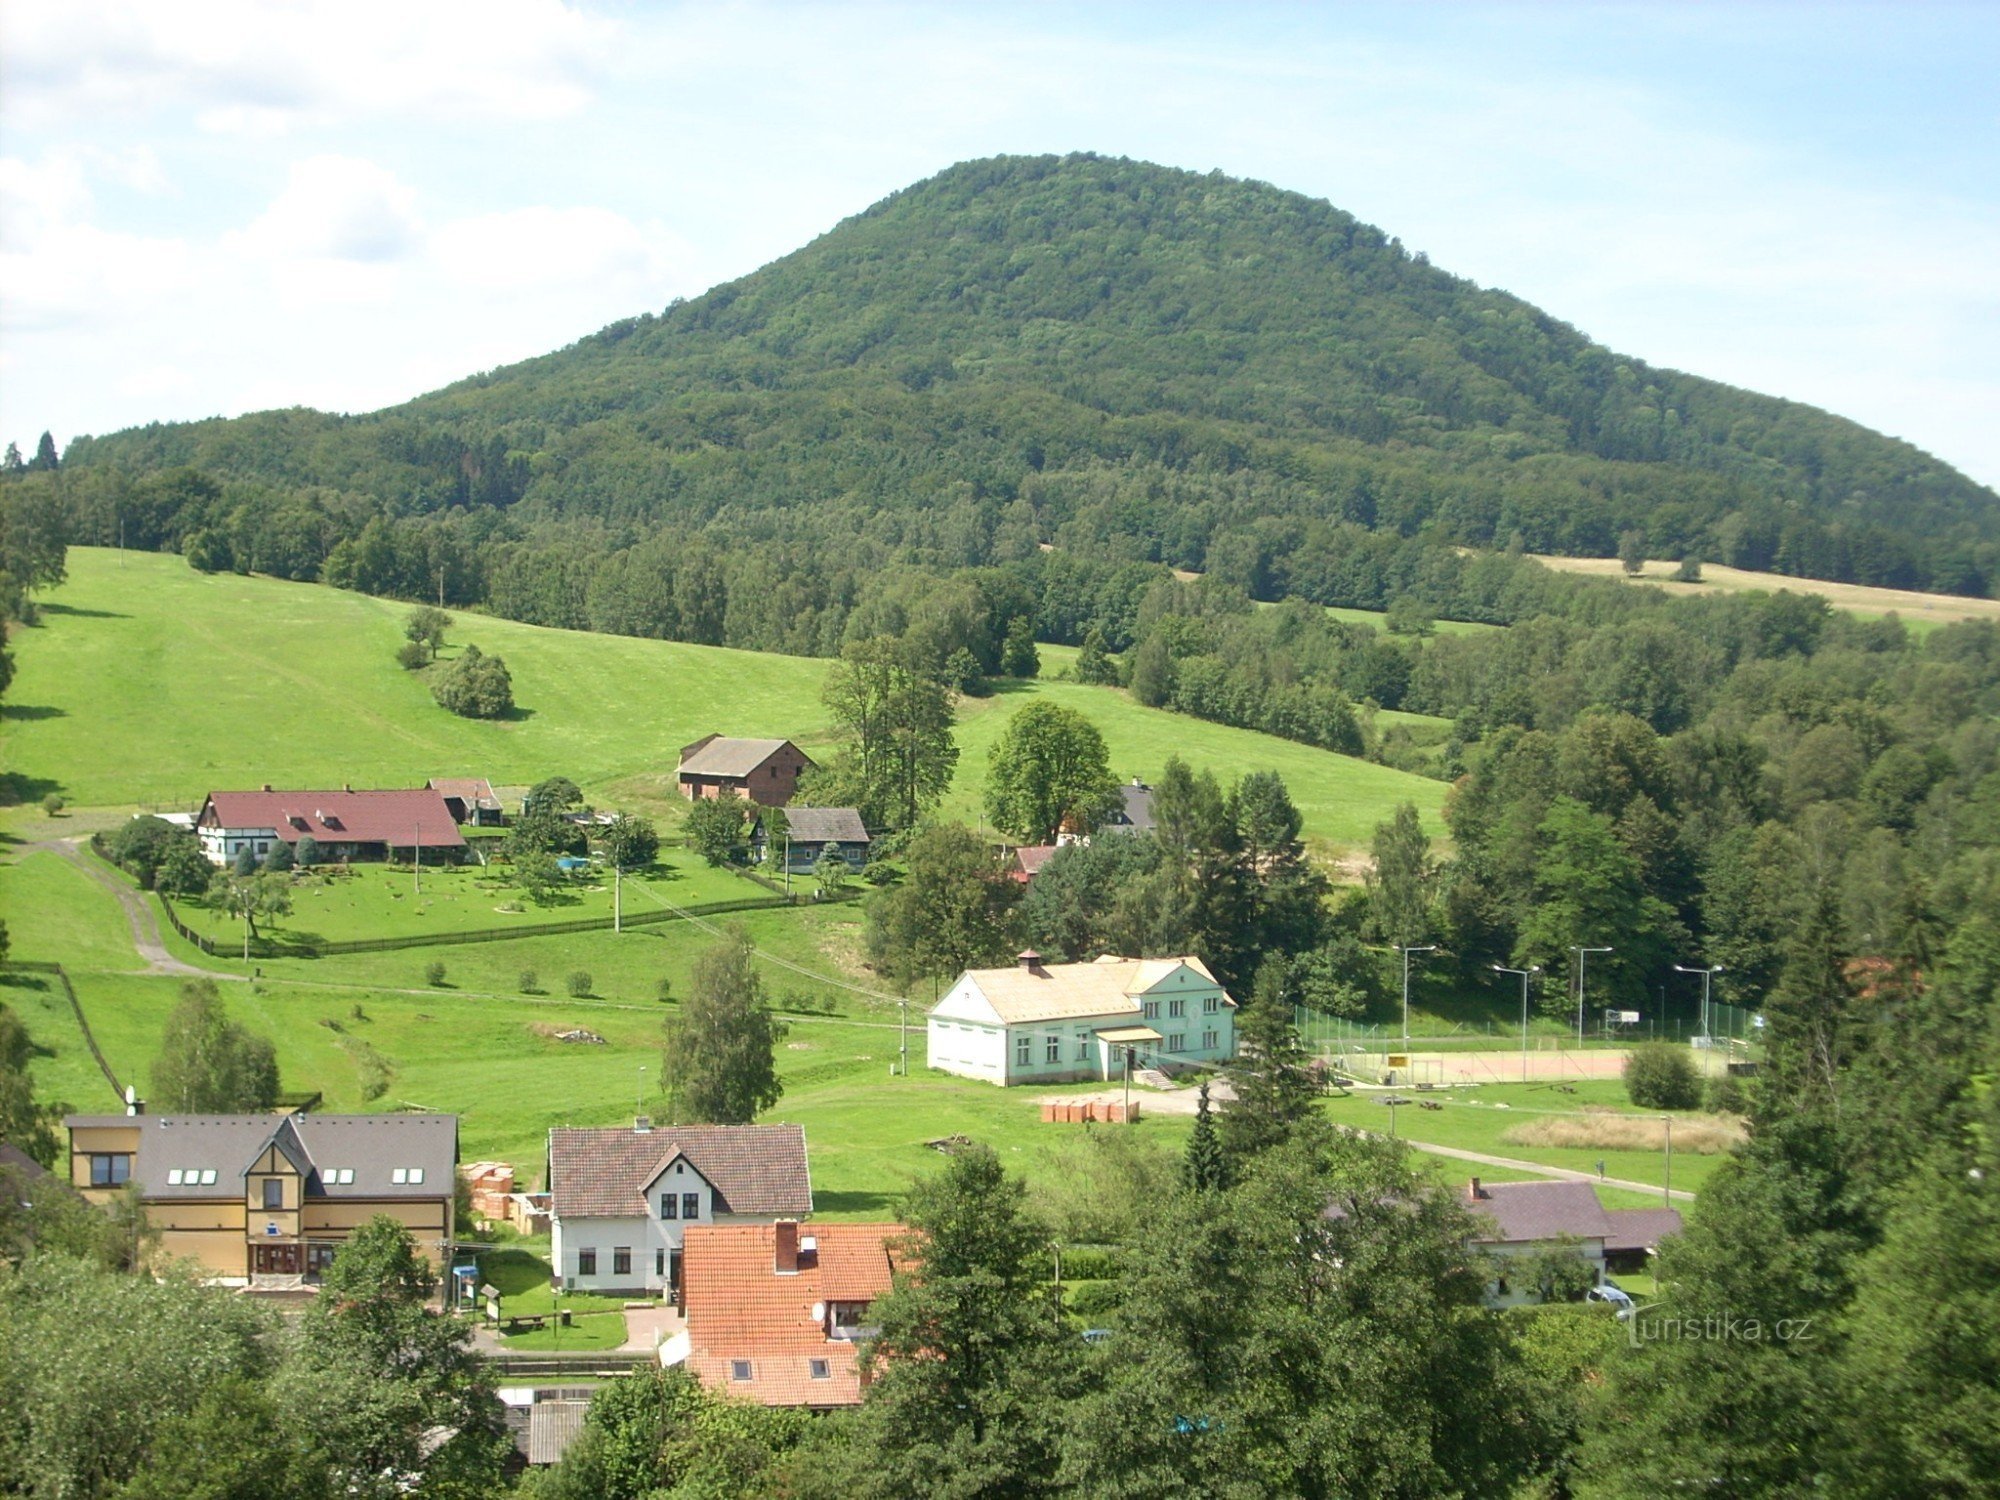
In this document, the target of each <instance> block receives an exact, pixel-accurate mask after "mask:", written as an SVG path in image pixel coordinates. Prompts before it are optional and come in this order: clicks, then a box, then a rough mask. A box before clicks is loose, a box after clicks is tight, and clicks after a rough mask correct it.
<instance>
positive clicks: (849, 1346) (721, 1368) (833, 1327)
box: [660, 1219, 909, 1408]
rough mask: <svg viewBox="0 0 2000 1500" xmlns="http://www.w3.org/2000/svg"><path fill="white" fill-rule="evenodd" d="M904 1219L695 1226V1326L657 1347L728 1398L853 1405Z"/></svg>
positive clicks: (686, 1291) (691, 1320) (688, 1298)
mask: <svg viewBox="0 0 2000 1500" xmlns="http://www.w3.org/2000/svg"><path fill="white" fill-rule="evenodd" d="M908 1233H909V1231H908V1230H906V1229H905V1228H904V1227H903V1226H902V1225H900V1224H817V1225H801V1224H799V1223H798V1222H797V1221H796V1220H791V1219H780V1220H779V1221H778V1222H777V1223H775V1224H754V1225H741V1226H738V1225H727V1226H715V1227H712V1228H711V1227H701V1228H694V1229H690V1230H688V1231H687V1242H686V1248H685V1250H684V1252H683V1254H684V1255H685V1257H686V1258H685V1262H684V1275H685V1278H686V1280H685V1283H684V1286H683V1293H682V1298H681V1305H682V1307H683V1308H684V1309H685V1311H686V1315H687V1327H686V1329H685V1330H684V1331H683V1332H681V1333H679V1334H677V1335H676V1336H675V1337H674V1338H673V1339H672V1340H671V1341H669V1342H668V1343H667V1344H666V1345H665V1346H664V1347H663V1348H662V1349H661V1351H660V1359H661V1361H662V1362H663V1363H666V1364H675V1363H683V1362H684V1363H685V1364H686V1366H687V1368H688V1370H689V1372H690V1373H692V1374H693V1375H694V1376H695V1377H696V1378H698V1379H699V1380H700V1381H701V1382H702V1384H704V1385H706V1386H708V1387H709V1388H710V1389H711V1390H713V1391H715V1392H716V1393H718V1394H719V1395H725V1396H736V1397H741V1398H743V1399H745V1400H750V1401H756V1402H758V1403H760V1404H762V1405H764V1406H805V1407H817V1408H825V1407H834V1406H856V1405H859V1404H860V1401H861V1384H862V1382H861V1365H860V1360H859V1357H858V1356H859V1350H858V1341H859V1340H861V1339H864V1338H872V1337H873V1336H874V1334H875V1329H874V1328H873V1327H872V1326H871V1323H872V1320H871V1318H870V1317H869V1312H870V1309H871V1307H872V1306H873V1304H874V1302H875V1300H876V1299H877V1298H878V1297H880V1296H882V1295H883V1294H884V1293H886V1292H887V1291H888V1290H889V1283H890V1278H891V1277H892V1276H893V1275H894V1273H895V1272H896V1271H897V1270H898V1269H901V1267H902V1262H901V1260H900V1259H899V1256H898V1253H897V1248H896V1247H897V1245H898V1244H899V1242H900V1241H901V1240H902V1239H903V1237H904V1236H905V1235H906V1234H908Z"/></svg>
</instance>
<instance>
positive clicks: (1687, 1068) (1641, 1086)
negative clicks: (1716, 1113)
mask: <svg viewBox="0 0 2000 1500" xmlns="http://www.w3.org/2000/svg"><path fill="white" fill-rule="evenodd" d="M1625 1093H1626V1095H1627V1096H1628V1097H1629V1098H1630V1099H1631V1101H1632V1102H1633V1103H1634V1104H1636V1105H1638V1106H1639V1107H1640V1108H1641V1109H1699V1108H1700V1107H1701V1074H1700V1073H1699V1072H1697V1071H1696V1069H1695V1065H1694V1058H1693V1057H1692V1056H1691V1055H1690V1054H1689V1053H1688V1051H1687V1049H1686V1048H1684V1047H1676V1046H1675V1045H1674V1044H1673V1043H1671V1042H1642V1043H1640V1044H1639V1045H1638V1046H1636V1047H1634V1048H1633V1049H1632V1050H1631V1051H1630V1052H1628V1053H1627V1054H1626V1055H1625Z"/></svg>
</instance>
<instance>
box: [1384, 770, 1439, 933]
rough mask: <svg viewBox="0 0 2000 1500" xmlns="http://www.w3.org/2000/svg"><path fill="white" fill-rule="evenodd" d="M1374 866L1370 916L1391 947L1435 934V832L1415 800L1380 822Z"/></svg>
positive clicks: (1406, 803)
mask: <svg viewBox="0 0 2000 1500" xmlns="http://www.w3.org/2000/svg"><path fill="white" fill-rule="evenodd" d="M1372 852H1373V854H1374V856H1375V868H1374V870H1373V872H1372V873H1371V874H1370V875H1369V877H1368V921H1369V925H1370V926H1371V927H1372V928H1373V929H1374V935H1375V936H1376V937H1377V938H1378V939H1379V940H1380V941H1382V942H1385V943H1388V944H1389V945H1390V946H1392V947H1397V948H1407V947H1411V946H1413V945H1415V944H1418V943H1421V942H1423V941H1424V940H1425V939H1426V938H1428V937H1429V936H1430V933H1431V920H1432V918H1431V910H1432V902H1433V901H1434V900H1435V899H1436V866H1435V864H1434V863H1433V861H1432V859H1431V840H1430V835H1429V834H1427V833H1425V832H1424V825H1423V821H1422V819H1421V818H1419V817H1418V816H1417V810H1416V808H1415V807H1414V806H1412V805H1411V804H1410V803H1408V802H1405V803H1404V804H1403V805H1402V806H1400V807H1398V808H1397V809H1396V814H1395V816H1394V817H1393V818H1391V819H1390V820H1389V821H1388V822H1386V823H1378V824H1376V825H1375V841H1374V847H1373V850H1372Z"/></svg>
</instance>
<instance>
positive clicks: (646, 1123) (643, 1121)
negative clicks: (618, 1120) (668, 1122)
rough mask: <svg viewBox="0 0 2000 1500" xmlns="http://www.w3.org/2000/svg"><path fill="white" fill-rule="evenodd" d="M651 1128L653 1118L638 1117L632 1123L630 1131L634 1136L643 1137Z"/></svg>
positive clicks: (648, 1116) (646, 1116)
mask: <svg viewBox="0 0 2000 1500" xmlns="http://www.w3.org/2000/svg"><path fill="white" fill-rule="evenodd" d="M652 1128H653V1117H652V1116H651V1115H640V1116H639V1117H638V1118H636V1119H635V1120H633V1121H632V1130H633V1133H634V1134H636V1135H644V1134H646V1133H647V1132H648V1131H650V1130H651V1129H652Z"/></svg>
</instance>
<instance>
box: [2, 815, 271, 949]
mask: <svg viewBox="0 0 2000 1500" xmlns="http://www.w3.org/2000/svg"><path fill="white" fill-rule="evenodd" d="M82 843H83V840H82V839H81V838H68V839H44V840H43V841H42V842H40V843H36V844H30V845H28V846H27V847H28V850H30V851H33V850H38V849H45V850H47V851H48V852H49V853H51V854H53V855H55V856H56V857H57V858H59V859H66V860H68V861H69V862H70V863H71V864H73V865H75V866H76V867H77V869H79V870H81V871H83V873H84V874H86V875H88V876H89V877H90V878H91V879H92V880H94V881H96V882H97V883H98V884H99V885H101V886H103V887H104V889H105V890H107V891H109V892H110V893H111V895H112V896H113V897H114V898H115V899H116V900H117V902H118V904H119V905H120V906H121V907H123V908H124V910H125V922H126V925H127V926H129V927H130V928H131V929H132V946H133V947H134V948H136V949H137V950H138V951H139V957H141V958H143V959H144V960H145V961H146V972H147V973H148V974H179V975H182V976H184V977H187V978H193V979H238V980H240V979H241V978H242V977H243V976H242V975H241V974H225V973H222V972H221V971H219V970H216V969H197V968H196V967H195V966H194V965H193V964H189V963H183V962H181V960H179V959H178V958H175V957H174V956H173V954H171V953H169V952H167V945H166V944H165V943H164V942H162V941H161V940H160V924H159V923H158V922H157V921H155V920H154V919H153V909H152V907H150V906H148V905H147V904H146V897H145V894H144V893H143V892H141V891H135V890H133V889H132V888H131V887H130V886H128V885H126V884H125V883H124V882H123V881H121V880H119V879H118V878H117V877H116V876H114V875H112V874H111V873H110V872H109V871H108V870H101V869H99V868H98V867H97V866H96V865H94V864H92V863H91V862H90V861H89V860H88V859H86V858H84V855H83V849H82V847H81V846H82Z"/></svg>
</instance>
